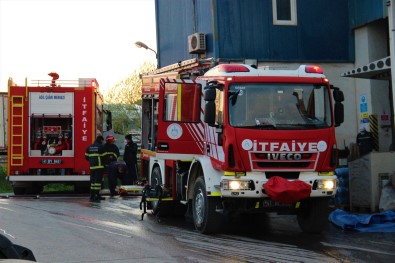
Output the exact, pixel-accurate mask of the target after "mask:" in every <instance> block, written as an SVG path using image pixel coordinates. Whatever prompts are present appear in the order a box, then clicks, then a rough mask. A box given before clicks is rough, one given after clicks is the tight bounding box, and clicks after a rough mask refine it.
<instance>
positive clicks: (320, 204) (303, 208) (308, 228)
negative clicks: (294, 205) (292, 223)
mask: <svg viewBox="0 0 395 263" xmlns="http://www.w3.org/2000/svg"><path fill="white" fill-rule="evenodd" d="M328 215H329V198H327V197H321V198H318V197H317V198H309V199H307V200H304V201H302V202H301V204H300V208H299V211H298V214H297V219H298V224H299V227H300V228H301V229H302V231H303V232H306V233H320V232H322V231H323V230H324V229H325V227H326V226H327V225H328Z"/></svg>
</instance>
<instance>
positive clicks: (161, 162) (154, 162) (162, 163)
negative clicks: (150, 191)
mask: <svg viewBox="0 0 395 263" xmlns="http://www.w3.org/2000/svg"><path fill="white" fill-rule="evenodd" d="M156 167H159V170H160V175H161V178H162V182H165V172H164V167H165V161H164V160H158V159H151V160H150V168H149V169H150V170H149V178H148V182H149V184H151V177H152V172H153V171H154V169H155V168H156Z"/></svg>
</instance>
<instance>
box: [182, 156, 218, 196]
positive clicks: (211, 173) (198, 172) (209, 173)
mask: <svg viewBox="0 0 395 263" xmlns="http://www.w3.org/2000/svg"><path fill="white" fill-rule="evenodd" d="M221 175H222V173H221V172H220V171H218V170H215V169H214V168H213V166H212V164H211V160H210V158H209V157H207V156H203V157H202V158H196V159H194V160H193V162H192V164H191V168H190V170H189V174H188V183H187V184H188V188H187V189H188V190H187V191H188V192H187V197H188V200H190V199H192V195H193V188H194V185H195V182H196V179H197V178H198V177H199V176H203V178H204V181H205V182H206V190H207V191H208V192H215V191H218V192H219V191H220V190H219V188H216V187H215V186H218V187H219V184H220V182H221Z"/></svg>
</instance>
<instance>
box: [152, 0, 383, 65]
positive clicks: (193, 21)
mask: <svg viewBox="0 0 395 263" xmlns="http://www.w3.org/2000/svg"><path fill="white" fill-rule="evenodd" d="M350 1H353V0H350ZM372 1H373V0H372ZM380 1H381V0H380ZM156 11H157V41H158V53H159V64H160V65H159V66H160V67H163V66H166V65H169V64H173V63H176V62H178V61H180V60H186V59H190V58H193V57H196V56H197V55H193V54H189V53H188V41H187V38H188V35H190V34H192V33H194V32H203V33H205V34H206V35H207V38H206V40H207V41H206V44H207V48H208V52H207V57H215V58H221V59H225V60H226V59H229V60H242V59H246V58H247V59H258V60H259V61H289V62H304V61H307V62H309V61H310V62H312V61H316V62H349V61H352V60H353V59H354V49H353V48H354V42H353V34H352V31H351V29H350V21H349V1H348V0H330V1H329V0H298V1H297V20H298V25H297V26H275V25H273V22H272V0H166V1H163V0H156Z"/></svg>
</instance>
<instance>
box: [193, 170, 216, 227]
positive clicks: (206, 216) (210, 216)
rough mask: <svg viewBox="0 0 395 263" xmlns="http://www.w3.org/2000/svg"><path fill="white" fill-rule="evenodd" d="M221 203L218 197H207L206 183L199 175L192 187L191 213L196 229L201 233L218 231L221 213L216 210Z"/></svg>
mask: <svg viewBox="0 0 395 263" xmlns="http://www.w3.org/2000/svg"><path fill="white" fill-rule="evenodd" d="M220 204H221V199H220V198H219V197H208V196H207V194H206V183H205V182H204V179H203V177H199V178H198V179H197V180H196V182H195V186H194V188H193V199H192V214H193V223H194V225H195V228H196V230H198V231H199V232H200V233H203V234H211V233H216V232H219V231H220V226H221V223H222V215H221V214H220V213H218V212H216V211H215V210H216V208H217V206H219V205H220Z"/></svg>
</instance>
